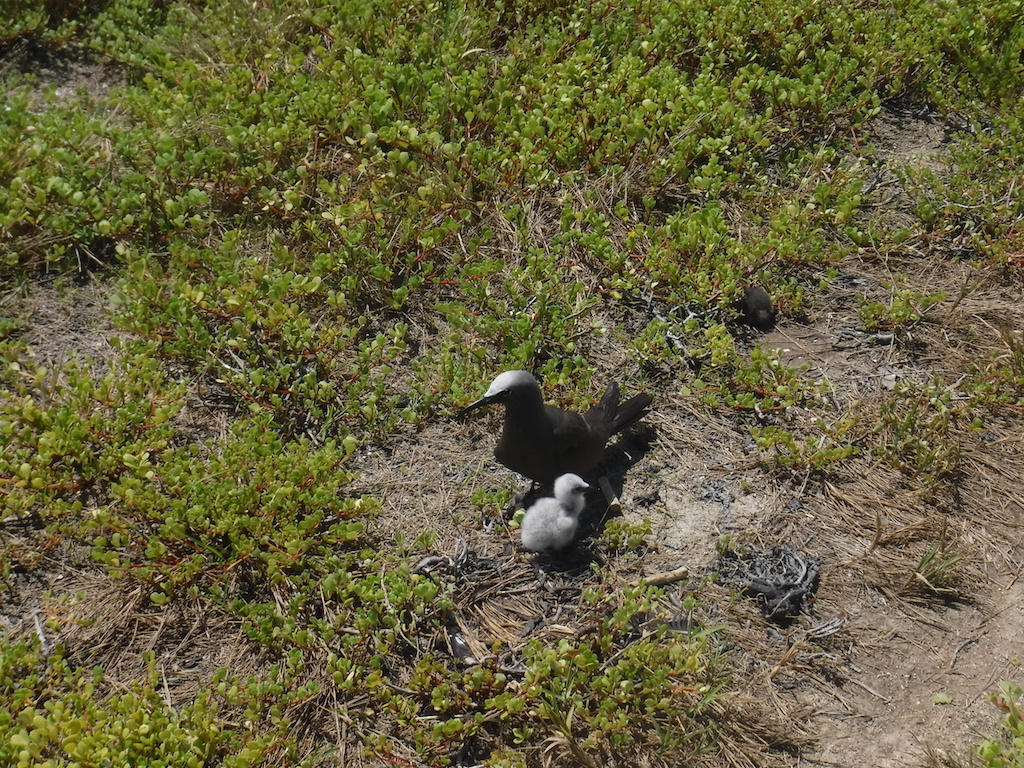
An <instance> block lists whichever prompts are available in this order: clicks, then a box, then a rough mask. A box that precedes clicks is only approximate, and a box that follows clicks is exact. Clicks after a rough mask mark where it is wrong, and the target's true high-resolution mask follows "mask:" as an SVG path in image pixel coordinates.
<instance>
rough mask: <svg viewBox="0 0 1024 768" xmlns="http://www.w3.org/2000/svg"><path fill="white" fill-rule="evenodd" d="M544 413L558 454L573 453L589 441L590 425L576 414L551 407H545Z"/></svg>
mask: <svg viewBox="0 0 1024 768" xmlns="http://www.w3.org/2000/svg"><path fill="white" fill-rule="evenodd" d="M544 411H545V413H546V414H547V417H548V420H549V421H550V422H551V433H552V435H553V437H554V440H553V441H552V443H553V444H554V445H557V446H558V447H559V453H561V454H565V453H568V452H570V451H573V450H575V449H576V448H578V447H579V446H581V445H583V444H584V443H586V442H587V441H588V440H589V439H590V425H589V424H587V422H586V421H585V420H584V419H583V417H582V416H580V415H579V414H578V413H573V412H571V411H563V410H561V409H560V408H555V407H554V406H553V405H545V406H544Z"/></svg>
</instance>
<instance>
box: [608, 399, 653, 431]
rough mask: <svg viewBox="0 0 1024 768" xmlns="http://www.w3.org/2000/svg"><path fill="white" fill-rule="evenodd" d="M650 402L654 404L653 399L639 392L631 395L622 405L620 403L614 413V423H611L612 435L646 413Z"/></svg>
mask: <svg viewBox="0 0 1024 768" xmlns="http://www.w3.org/2000/svg"><path fill="white" fill-rule="evenodd" d="M652 402H654V398H653V397H651V396H650V395H649V394H647V393H646V392H641V393H640V394H639V395H633V397H631V398H629V400H626V401H625V402H624V403H620V404H619V409H618V410H617V411H616V412H615V421H614V422H612V433H613V434H614V433H615V432H618V431H619V430H622V429H625V428H626V427H628V426H629V425H630V424H632V423H633V422H635V421H637V420H639V419H640V418H641V417H642V416H643V415H644V414H645V413H647V407H648V406H649V405H650V404H651V403H652Z"/></svg>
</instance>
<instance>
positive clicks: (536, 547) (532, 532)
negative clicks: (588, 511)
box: [520, 474, 590, 552]
mask: <svg viewBox="0 0 1024 768" xmlns="http://www.w3.org/2000/svg"><path fill="white" fill-rule="evenodd" d="M588 488H590V486H589V485H587V484H586V483H585V482H583V478H581V477H580V476H579V475H573V474H567V475H562V476H561V477H559V478H558V479H557V480H555V497H554V498H550V497H548V498H544V499H537V501H536V502H534V504H533V506H532V507H530V508H529V509H528V510H526V514H525V515H524V516H523V522H522V523H521V529H520V530H521V532H522V537H523V546H524V547H526V549H528V550H530V551H531V552H544V551H547V550H552V549H565V548H566V547H568V546H569V545H570V544H572V540H573V538H574V537H575V536H576V527H577V526H578V525H579V522H580V512H582V511H583V506H584V499H583V492H584V491H586V490H587V489H588Z"/></svg>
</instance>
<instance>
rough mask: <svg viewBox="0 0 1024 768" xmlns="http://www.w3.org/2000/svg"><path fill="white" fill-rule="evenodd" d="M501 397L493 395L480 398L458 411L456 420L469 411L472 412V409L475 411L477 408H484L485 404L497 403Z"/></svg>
mask: <svg viewBox="0 0 1024 768" xmlns="http://www.w3.org/2000/svg"><path fill="white" fill-rule="evenodd" d="M499 399H500V398H498V397H494V396H491V397H481V398H480V399H479V400H477V401H475V402H472V403H470V404H469V405H467V406H466V407H465V408H463V409H462V410H461V411H459V412H458V413H456V414H455V419H456V421H458V420H459V419H462V418H463V417H464V416H465V415H466V414H467V413H470V412H471V411H475V410H476V409H477V408H483V407H484V406H485V405H491V404H492V403H496V402H498V400H499Z"/></svg>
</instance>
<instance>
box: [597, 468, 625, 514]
mask: <svg viewBox="0 0 1024 768" xmlns="http://www.w3.org/2000/svg"><path fill="white" fill-rule="evenodd" d="M597 484H598V485H599V486H600V487H601V493H603V494H604V500H605V501H607V502H608V508H607V509H606V510H605V514H607V513H608V512H612V513H613V514H618V513H619V512H621V511H622V504H620V503H619V497H618V496H616V495H615V489H614V488H612V484H611V483H610V482H608V478H607V477H605V476H604V475H601V476H600V477H599V478H597Z"/></svg>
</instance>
